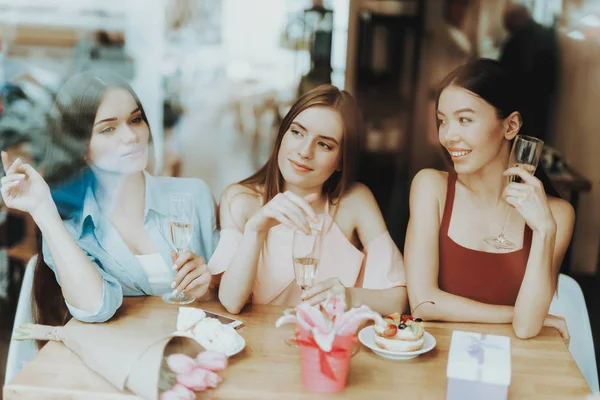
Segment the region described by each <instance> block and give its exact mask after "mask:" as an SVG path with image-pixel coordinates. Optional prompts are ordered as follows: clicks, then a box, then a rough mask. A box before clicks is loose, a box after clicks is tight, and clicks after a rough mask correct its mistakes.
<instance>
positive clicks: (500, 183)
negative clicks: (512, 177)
mask: <svg viewBox="0 0 600 400" xmlns="http://www.w3.org/2000/svg"><path fill="white" fill-rule="evenodd" d="M507 168H508V151H506V150H502V151H500V153H498V155H497V156H496V157H495V158H494V159H493V160H492V161H491V162H489V163H488V164H486V165H484V166H483V167H482V168H480V169H479V170H478V171H476V172H474V173H471V174H459V175H458V181H459V182H460V183H461V184H462V185H463V186H464V187H466V188H467V189H468V190H469V191H470V192H471V193H472V194H473V195H474V196H475V198H477V199H478V200H481V201H482V202H484V203H486V204H494V205H497V204H498V203H500V201H501V200H502V193H503V192H504V188H505V187H506V184H507V177H506V176H504V175H503V173H504V171H506V169H507Z"/></svg>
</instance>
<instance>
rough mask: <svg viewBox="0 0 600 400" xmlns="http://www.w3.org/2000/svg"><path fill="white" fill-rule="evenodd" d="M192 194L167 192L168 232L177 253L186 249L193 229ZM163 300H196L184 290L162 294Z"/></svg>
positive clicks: (185, 302) (187, 301) (168, 301)
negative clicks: (177, 292)
mask: <svg viewBox="0 0 600 400" xmlns="http://www.w3.org/2000/svg"><path fill="white" fill-rule="evenodd" d="M194 216H195V208H194V196H193V195H192V194H188V193H170V194H169V234H170V236H171V242H172V243H173V246H174V247H175V249H176V250H177V253H178V254H182V253H183V252H185V251H186V249H187V247H188V245H189V242H190V239H191V238H192V232H193V230H194ZM163 300H164V301H166V302H167V303H171V304H189V303H191V302H193V301H194V300H196V297H195V296H193V295H188V294H186V293H185V292H183V291H182V292H180V293H179V294H176V295H175V294H173V293H171V292H169V293H166V294H164V295H163Z"/></svg>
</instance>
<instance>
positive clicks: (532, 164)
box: [484, 135, 544, 250]
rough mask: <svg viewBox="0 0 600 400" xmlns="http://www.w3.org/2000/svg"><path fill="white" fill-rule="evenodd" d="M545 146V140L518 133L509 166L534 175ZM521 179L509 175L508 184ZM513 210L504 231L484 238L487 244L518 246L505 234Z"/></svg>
mask: <svg viewBox="0 0 600 400" xmlns="http://www.w3.org/2000/svg"><path fill="white" fill-rule="evenodd" d="M543 147H544V142H543V141H541V140H540V139H537V138H534V137H531V136H525V135H518V136H517V137H516V138H515V142H514V143H513V146H512V150H511V151H510V158H509V161H508V167H509V168H513V167H521V168H523V169H524V170H525V171H527V172H529V173H530V174H532V175H533V174H534V173H535V170H536V169H537V166H538V163H539V161H540V157H541V155H542V149H543ZM521 181H522V179H521V177H520V176H518V175H511V176H509V177H508V182H507V184H510V183H512V182H517V183H520V182H521ZM511 211H512V207H511V208H510V209H509V210H508V213H507V214H506V218H505V220H504V225H503V227H502V231H500V233H499V234H498V236H488V237H486V238H484V240H485V242H486V243H487V244H489V245H492V246H494V247H495V248H497V249H499V250H515V249H516V248H517V245H516V244H515V243H513V242H511V241H510V240H508V239H507V238H506V236H505V234H504V231H505V230H506V227H507V225H508V221H509V220H510V213H511Z"/></svg>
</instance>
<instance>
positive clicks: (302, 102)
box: [239, 85, 364, 204]
mask: <svg viewBox="0 0 600 400" xmlns="http://www.w3.org/2000/svg"><path fill="white" fill-rule="evenodd" d="M317 106H319V107H328V108H331V109H332V110H335V111H337V112H338V114H339V115H340V118H341V120H342V126H343V137H342V143H341V171H335V172H334V173H333V174H332V175H331V176H330V177H329V178H328V179H327V181H325V183H324V184H323V190H322V194H323V195H324V196H326V197H327V199H328V200H329V201H330V202H331V203H335V202H336V201H337V200H339V199H340V198H341V197H342V196H343V194H344V193H345V191H346V190H347V189H348V187H349V186H350V185H351V184H352V182H353V181H354V179H355V175H356V169H357V168H356V167H357V164H358V159H359V156H360V151H361V147H362V143H363V140H364V134H363V124H362V118H361V113H360V109H359V108H358V106H357V104H356V101H355V100H354V98H353V97H352V96H351V95H350V93H348V92H346V91H345V90H339V89H338V88H337V87H335V86H333V85H321V86H318V87H316V88H315V89H312V90H311V91H309V92H307V93H306V94H304V95H303V96H301V97H300V98H299V99H298V100H297V101H296V102H295V103H294V105H293V106H292V108H291V109H290V111H289V112H288V113H287V115H286V116H285V118H283V121H282V122H281V125H280V126H279V132H278V134H277V139H276V140H275V145H274V147H273V151H272V152H271V155H270V157H269V159H268V160H267V162H266V163H265V165H264V166H263V167H262V168H260V169H259V170H258V171H257V172H256V173H254V174H253V175H252V176H250V177H248V178H246V179H244V180H243V181H241V182H239V184H241V185H244V186H246V187H248V188H250V189H251V190H254V191H257V192H259V189H258V187H259V186H262V190H261V191H260V194H261V195H262V198H263V204H266V203H268V202H269V201H270V200H271V199H272V198H273V197H275V196H276V195H277V194H279V193H281V192H283V184H284V182H283V176H282V175H281V171H280V170H279V165H278V164H277V156H278V154H279V149H280V147H281V142H282V140H283V137H284V135H285V133H286V132H287V131H288V129H289V128H290V125H291V124H292V122H293V121H294V119H295V118H296V117H297V116H298V114H300V113H301V112H302V111H304V110H306V109H308V108H310V107H317Z"/></svg>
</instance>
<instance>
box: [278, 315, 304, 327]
mask: <svg viewBox="0 0 600 400" xmlns="http://www.w3.org/2000/svg"><path fill="white" fill-rule="evenodd" d="M298 322H299V321H298V317H296V316H295V315H284V316H283V317H279V318H278V319H277V322H275V326H276V327H277V328H279V327H280V326H281V325H285V324H297V323H298Z"/></svg>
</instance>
